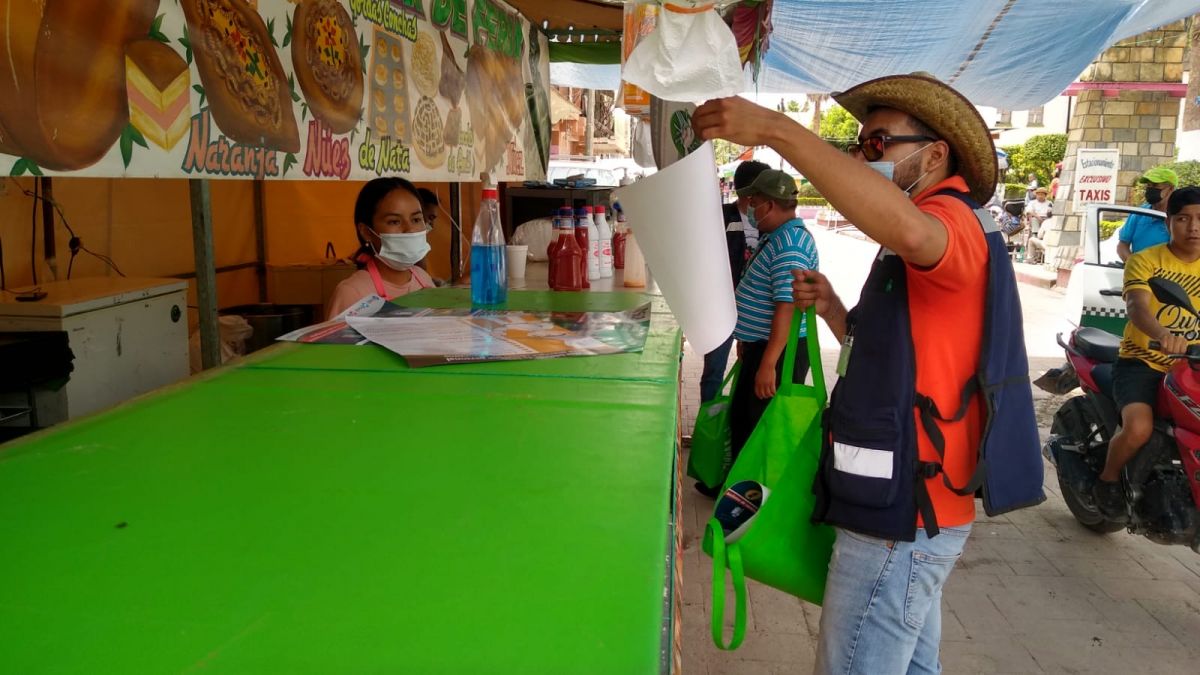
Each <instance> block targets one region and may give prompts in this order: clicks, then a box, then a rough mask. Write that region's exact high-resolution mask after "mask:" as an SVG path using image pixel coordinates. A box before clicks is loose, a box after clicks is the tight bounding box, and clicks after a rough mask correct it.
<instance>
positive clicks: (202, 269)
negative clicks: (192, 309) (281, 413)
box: [188, 178, 221, 370]
mask: <svg viewBox="0 0 1200 675" xmlns="http://www.w3.org/2000/svg"><path fill="white" fill-rule="evenodd" d="M188 187H189V189H190V190H191V204H192V249H193V253H194V254H195V258H196V298H197V303H196V304H197V306H198V311H199V312H200V362H201V364H203V367H204V369H205V370H208V369H209V368H213V367H215V366H219V365H221V335H220V330H219V328H218V326H219V324H218V322H217V270H216V266H215V263H214V256H213V231H212V197H211V196H210V193H209V186H208V179H206V178H193V179H191V180H189V181H188Z"/></svg>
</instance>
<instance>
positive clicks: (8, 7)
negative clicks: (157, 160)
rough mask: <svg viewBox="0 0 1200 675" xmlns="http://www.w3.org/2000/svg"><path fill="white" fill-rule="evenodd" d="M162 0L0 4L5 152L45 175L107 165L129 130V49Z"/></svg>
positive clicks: (0, 146) (0, 133) (0, 124)
mask: <svg viewBox="0 0 1200 675" xmlns="http://www.w3.org/2000/svg"><path fill="white" fill-rule="evenodd" d="M158 2H159V0H110V1H109V2H79V1H78V0H0V101H2V102H3V105H0V152H4V153H8V154H12V155H19V156H22V157H25V158H27V159H30V160H32V161H33V162H35V163H36V164H38V165H39V166H41V167H42V168H45V169H52V170H55V171H73V170H78V169H82V168H85V167H88V166H91V165H92V164H95V163H96V162H97V161H99V160H100V158H102V157H103V156H104V155H105V154H106V153H107V152H108V151H109V149H111V148H112V145H113V143H114V142H116V140H117V138H118V137H119V136H120V135H121V130H122V129H124V128H125V127H126V125H128V124H129V105H128V102H127V99H126V94H125V46H126V45H127V44H128V43H130V42H131V41H133V40H135V39H138V38H142V37H145V36H146V35H147V33H149V31H150V26H151V24H152V23H153V22H154V16H155V13H156V12H157V11H158Z"/></svg>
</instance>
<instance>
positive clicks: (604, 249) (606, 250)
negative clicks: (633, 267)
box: [594, 206, 613, 279]
mask: <svg viewBox="0 0 1200 675" xmlns="http://www.w3.org/2000/svg"><path fill="white" fill-rule="evenodd" d="M594 220H595V221H596V232H597V233H598V235H599V237H600V250H599V254H600V255H599V262H600V278H602V279H608V278H611V277H612V275H613V255H612V239H613V231H612V228H611V227H609V225H608V218H607V217H606V216H605V214H604V207H603V206H597V207H596V216H595V218H594Z"/></svg>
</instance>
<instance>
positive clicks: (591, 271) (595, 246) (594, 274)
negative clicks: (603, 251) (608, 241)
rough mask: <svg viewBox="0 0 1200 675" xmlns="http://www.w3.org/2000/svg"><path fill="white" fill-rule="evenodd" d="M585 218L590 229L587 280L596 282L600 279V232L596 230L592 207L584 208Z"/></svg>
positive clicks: (586, 250) (587, 251) (587, 250)
mask: <svg viewBox="0 0 1200 675" xmlns="http://www.w3.org/2000/svg"><path fill="white" fill-rule="evenodd" d="M583 216H584V218H586V219H587V228H588V247H587V249H585V252H586V253H587V278H588V279H589V280H591V281H595V280H596V279H599V278H600V230H599V229H597V228H596V221H595V220H594V219H593V218H592V207H590V206H585V207H583Z"/></svg>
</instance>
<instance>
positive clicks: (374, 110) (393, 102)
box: [367, 28, 411, 143]
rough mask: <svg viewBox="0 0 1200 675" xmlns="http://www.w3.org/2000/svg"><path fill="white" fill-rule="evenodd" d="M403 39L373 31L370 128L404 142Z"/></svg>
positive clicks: (405, 79) (407, 113)
mask: <svg viewBox="0 0 1200 675" xmlns="http://www.w3.org/2000/svg"><path fill="white" fill-rule="evenodd" d="M404 42H405V40H404V38H401V37H397V36H395V35H393V34H391V33H389V32H387V31H385V30H383V29H380V28H376V29H375V34H374V36H373V37H372V42H371V44H372V45H374V47H373V48H372V49H371V53H372V63H371V68H370V70H368V71H367V72H368V73H370V74H371V96H370V98H371V112H370V114H369V116H368V120H370V122H371V128H373V129H374V130H375V133H377V134H379V135H380V136H391V137H392V138H394V139H396V140H398V141H402V142H404V143H408V141H409V138H410V137H411V134H410V129H409V128H408V120H409V117H410V111H409V109H408V107H409V106H408V76H407V74H406V71H405V67H404Z"/></svg>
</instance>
